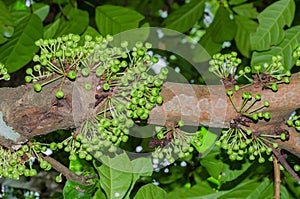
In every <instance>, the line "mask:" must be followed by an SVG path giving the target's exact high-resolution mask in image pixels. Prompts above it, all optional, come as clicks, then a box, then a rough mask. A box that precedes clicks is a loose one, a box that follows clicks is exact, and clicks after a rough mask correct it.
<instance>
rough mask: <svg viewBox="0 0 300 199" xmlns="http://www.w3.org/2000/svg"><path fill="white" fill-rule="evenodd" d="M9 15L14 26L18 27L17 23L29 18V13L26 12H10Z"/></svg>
mask: <svg viewBox="0 0 300 199" xmlns="http://www.w3.org/2000/svg"><path fill="white" fill-rule="evenodd" d="M10 14H11V17H12V20H13V21H14V24H15V25H18V24H19V23H23V21H24V19H25V18H28V17H30V16H31V13H30V12H28V10H17V11H12V12H11V13H10Z"/></svg>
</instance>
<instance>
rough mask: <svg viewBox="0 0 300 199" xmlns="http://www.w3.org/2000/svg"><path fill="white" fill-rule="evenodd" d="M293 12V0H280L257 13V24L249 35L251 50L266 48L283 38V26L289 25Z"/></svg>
mask: <svg viewBox="0 0 300 199" xmlns="http://www.w3.org/2000/svg"><path fill="white" fill-rule="evenodd" d="M294 14H295V3H294V1H293V0H281V1H278V2H275V3H273V4H272V5H270V6H268V7H267V8H266V9H265V10H263V11H262V12H261V13H260V14H259V15H258V21H259V26H258V29H257V31H256V33H254V34H253V35H252V36H251V45H252V49H253V50H258V51H263V50H268V49H269V48H270V47H271V46H272V45H277V44H279V43H280V42H281V41H282V39H283V38H284V30H283V28H284V26H288V27H289V26H291V24H292V22H293V18H294Z"/></svg>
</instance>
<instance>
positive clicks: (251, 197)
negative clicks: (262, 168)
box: [218, 178, 270, 199]
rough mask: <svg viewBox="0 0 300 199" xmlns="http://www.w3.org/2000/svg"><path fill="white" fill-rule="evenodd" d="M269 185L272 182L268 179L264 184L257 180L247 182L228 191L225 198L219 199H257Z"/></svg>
mask: <svg viewBox="0 0 300 199" xmlns="http://www.w3.org/2000/svg"><path fill="white" fill-rule="evenodd" d="M269 184H270V180H269V179H267V178H264V179H263V181H262V182H259V181H257V180H246V181H243V182H242V183H240V184H239V185H238V186H236V187H235V188H233V189H231V190H230V191H228V192H227V193H226V194H224V195H223V196H221V197H219V198H218V199H228V198H235V199H244V198H247V199H257V196H259V195H260V193H261V192H263V191H264V190H265V189H266V188H267V187H268V186H269ZM267 198H270V197H267Z"/></svg>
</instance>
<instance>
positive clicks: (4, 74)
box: [0, 62, 10, 81]
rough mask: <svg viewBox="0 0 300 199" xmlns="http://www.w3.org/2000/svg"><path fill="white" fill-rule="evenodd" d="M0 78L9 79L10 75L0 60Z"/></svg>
mask: <svg viewBox="0 0 300 199" xmlns="http://www.w3.org/2000/svg"><path fill="white" fill-rule="evenodd" d="M0 80H4V81H9V80H10V75H9V73H8V71H7V68H6V67H5V66H4V64H2V63H1V62H0Z"/></svg>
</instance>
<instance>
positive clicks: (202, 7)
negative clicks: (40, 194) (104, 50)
mask: <svg viewBox="0 0 300 199" xmlns="http://www.w3.org/2000/svg"><path fill="white" fill-rule="evenodd" d="M274 2H276V4H272V3H274ZM299 9H300V2H299V1H297V0H296V1H293V0H281V1H263V0H258V1H246V0H228V1H225V0H222V1H217V0H211V1H208V0H207V1H204V0H200V1H199V0H190V1H184V0H144V1H134V0H124V1H120V0H110V1H108V0H107V1H93V0H85V1H83V0H77V1H75V0H36V1H25V0H2V1H0V13H1V15H0V61H1V62H3V63H4V64H5V65H6V66H7V67H8V69H9V72H10V73H12V74H11V75H12V79H13V81H10V82H9V83H3V82H0V84H1V86H7V85H9V86H17V85H20V84H23V83H24V80H23V79H24V76H25V72H24V71H25V69H26V67H28V66H31V65H32V63H31V59H32V56H33V55H34V53H36V52H37V50H38V48H37V47H36V46H35V45H34V42H35V41H36V40H38V39H39V38H45V39H47V38H53V37H57V36H62V35H64V34H67V33H74V34H79V35H85V34H90V35H97V34H99V33H100V34H102V35H107V34H110V35H114V34H117V33H119V32H122V31H125V30H129V29H132V28H138V27H148V26H152V27H165V28H170V29H174V30H177V31H179V32H182V33H185V34H186V35H189V36H190V37H189V38H186V42H190V44H191V45H193V42H198V43H199V44H201V45H202V46H203V47H204V48H205V49H206V50H207V51H208V52H209V54H210V55H213V54H215V53H218V52H222V53H225V52H230V51H237V52H238V54H239V56H240V57H241V58H243V65H245V66H246V65H251V66H254V65H257V64H262V63H264V62H268V61H269V60H270V59H271V56H272V55H275V54H276V55H277V54H279V55H282V56H283V58H284V65H285V67H286V68H287V69H291V68H292V66H293V65H294V63H295V60H294V59H292V50H293V49H294V48H295V46H297V45H298V44H299V41H300V26H299V23H300V12H299ZM158 53H160V55H161V56H162V57H163V58H164V59H166V60H167V63H168V66H170V67H173V68H174V69H175V68H176V70H179V71H180V73H181V74H183V75H184V77H185V78H186V79H188V80H189V81H190V82H191V83H198V84H199V83H203V79H202V77H201V76H199V75H198V74H196V73H195V72H193V68H192V67H191V66H190V65H189V64H187V63H186V62H185V60H184V59H182V58H180V57H177V59H176V60H174V59H172V56H170V54H167V53H164V52H158ZM194 59H195V60H197V59H199V57H198V56H197V55H194ZM293 71H294V72H296V70H295V69H294V70H293ZM65 133H67V132H55V133H54V134H50V135H48V137H47V139H48V140H51V139H52V140H56V139H58V137H60V135H64V134H65ZM208 135H210V136H213V134H210V133H208ZM43 139H45V138H43ZM207 139H214V138H213V137H212V138H207ZM131 145H132V146H131V147H132V148H133V149H134V147H135V146H138V145H142V146H143V145H144V146H146V145H147V144H146V143H141V141H140V140H133V141H132V142H131ZM54 156H55V157H56V158H57V159H59V160H61V162H63V163H64V164H65V165H69V167H70V168H71V169H73V170H75V171H76V170H77V171H81V172H82V170H84V169H86V168H88V169H92V168H98V169H99V170H100V171H99V173H100V183H99V184H97V185H96V186H98V187H84V186H82V187H81V189H82V190H85V192H79V191H78V190H76V189H75V188H74V187H75V185H77V184H76V183H75V182H70V181H67V182H64V183H66V184H65V185H64V187H63V192H61V188H62V187H60V189H57V190H56V191H58V193H52V194H49V197H52V198H62V197H63V196H64V197H66V198H71V197H73V198H79V197H85V198H92V197H94V198H103V197H105V195H104V194H107V193H108V192H109V190H113V189H116V187H121V188H119V190H120V191H121V192H124V193H125V194H126V196H128V197H129V196H130V197H131V198H153V197H154V196H155V198H166V197H167V198H273V193H274V190H273V170H272V163H271V162H266V163H265V164H258V163H256V162H250V161H244V162H231V161H230V160H229V159H228V157H227V156H226V154H224V153H223V152H222V151H221V150H220V149H219V148H218V147H215V148H214V149H213V150H212V151H211V152H210V153H209V154H208V155H207V156H205V157H204V158H200V157H199V154H197V153H196V152H195V153H194V154H193V156H190V157H189V158H187V159H184V160H178V161H176V163H174V164H172V165H169V166H168V167H165V168H164V169H161V170H157V171H154V172H153V173H151V172H150V173H149V171H147V172H148V173H147V172H145V173H144V175H143V176H136V179H135V181H136V183H134V182H135V181H134V180H132V174H119V173H117V174H118V175H117V177H115V179H118V180H112V181H110V179H113V176H107V175H106V174H107V173H111V172H112V173H113V171H111V170H109V168H108V167H104V166H100V165H98V166H99V167H97V166H96V167H95V165H91V164H90V163H87V162H83V163H82V162H80V163H78V162H71V163H69V162H68V160H67V161H66V160H64V158H63V157H64V154H54ZM119 158H120V159H118V158H117V159H116V160H115V161H117V162H118V163H120V162H121V161H124V159H122V157H119ZM125 159H126V158H125ZM126 161H129V160H126ZM289 161H290V162H291V163H297V162H299V160H298V159H296V158H294V157H293V156H292V155H290V156H289ZM128 164H129V165H132V163H130V161H129V162H128ZM144 164H145V165H147V164H146V163H143V162H140V163H138V164H137V165H139V166H141V165H144ZM133 166H134V164H133ZM83 167H84V169H83ZM93 172H95V171H93ZM282 174H283V176H284V177H283V178H282V185H281V197H282V198H300V188H299V186H298V185H297V184H296V182H295V181H294V179H293V178H292V177H291V176H290V175H289V174H287V173H286V172H285V171H282ZM105 176H106V177H107V179H106V177H105ZM27 180H28V179H27ZM130 180H132V184H131V187H128V186H127V185H126V184H128V181H130ZM154 184H155V185H154ZM129 185H130V184H129ZM156 185H158V186H156ZM6 188H7V187H6ZM7 189H8V188H7ZM131 189H132V191H131V192H130V191H128V190H131ZM9 190H10V191H9ZM9 190H6V191H5V192H6V197H8V195H7V194H11V195H16V194H19V195H18V196H17V197H18V198H21V197H25V196H24V193H25V192H26V191H24V190H23V191H22V190H21V191H20V190H19V189H17V188H14V189H13V188H10V189H9ZM26 194H27V195H30V197H35V196H34V193H30V192H26ZM26 194H25V195H26ZM78 194H79V195H78ZM80 194H81V196H80ZM82 194H83V195H82ZM3 197H5V196H3ZM26 197H29V196H26Z"/></svg>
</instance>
